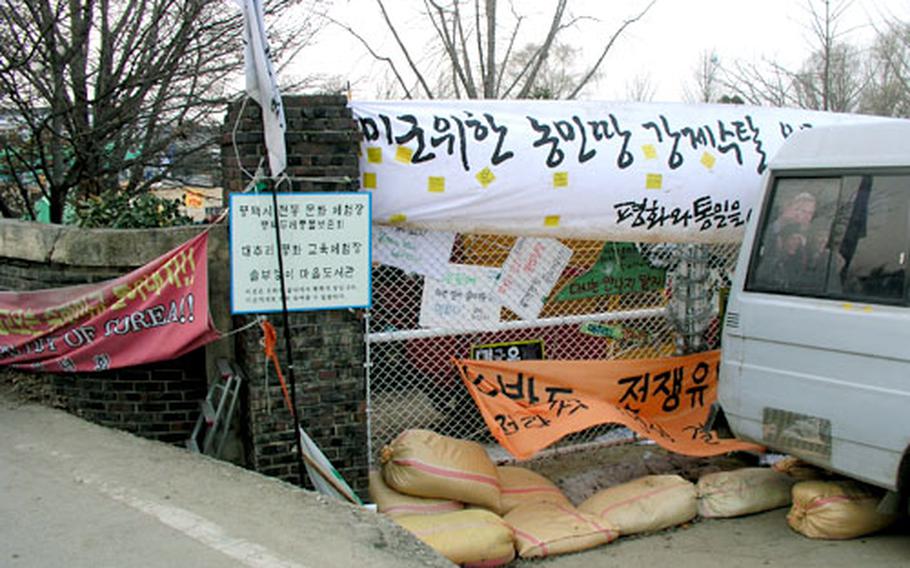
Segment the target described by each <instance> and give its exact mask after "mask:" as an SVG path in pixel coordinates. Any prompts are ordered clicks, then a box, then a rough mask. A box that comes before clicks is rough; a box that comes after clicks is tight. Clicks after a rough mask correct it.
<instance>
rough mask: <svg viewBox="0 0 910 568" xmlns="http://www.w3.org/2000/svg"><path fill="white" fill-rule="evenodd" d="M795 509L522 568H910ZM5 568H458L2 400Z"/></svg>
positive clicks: (165, 454) (222, 470)
mask: <svg viewBox="0 0 910 568" xmlns="http://www.w3.org/2000/svg"><path fill="white" fill-rule="evenodd" d="M785 515H786V509H780V510H777V511H772V512H769V513H764V514H760V515H753V516H750V517H746V518H741V519H726V520H711V521H701V522H697V523H694V524H692V525H691V526H689V527H688V528H684V529H679V530H673V531H667V532H662V533H658V534H655V535H650V536H645V537H637V538H635V537H625V538H620V539H619V540H618V541H616V542H614V543H611V544H609V545H606V546H602V547H599V548H597V549H594V550H590V551H586V552H582V553H578V554H572V555H564V556H558V557H554V558H552V559H546V560H543V561H518V562H516V563H515V564H514V566H515V568H522V567H528V568H531V567H534V568H541V567H545V568H590V567H594V566H596V567H598V568H600V567H604V568H606V567H613V566H616V567H622V568H629V567H638V566H654V567H660V566H673V567H674V568H714V567H717V568H721V567H723V568H728V567H737V568H739V567H761V568H764V567H766V566H798V567H799V568H816V567H817V568H848V567H849V568H854V567H856V566H876V567H890V566H894V567H897V566H901V567H906V566H910V528H908V524H907V523H904V524H902V525H900V526H898V527H896V528H894V529H892V530H890V531H888V532H886V533H883V534H880V535H875V536H871V537H867V538H863V539H857V540H852V541H846V542H826V541H816V540H810V539H807V538H804V537H802V536H800V535H798V534H796V533H794V532H793V531H791V530H790V529H789V528H788V527H787V524H786V520H785V518H784V517H785ZM0 566H2V567H4V568H5V567H11V568H18V567H26V566H28V567H32V566H42V567H43V566H67V567H72V568H79V567H83V566H85V567H88V566H91V567H107V566H111V567H117V568H122V567H123V566H129V567H131V568H132V567H140V568H142V567H158V566H161V567H168V568H172V567H182V566H188V567H193V568H197V567H200V568H204V567H208V566H213V567H214V566H217V567H219V568H226V567H233V566H248V567H256V568H301V567H302V568H322V567H334V566H338V567H360V566H369V567H370V568H374V567H377V568H392V567H396V568H397V567H405V568H407V567H411V566H413V567H418V566H440V567H441V566H452V565H451V564H449V563H448V562H447V561H445V560H444V559H442V558H441V557H439V556H437V555H435V553H433V552H432V551H430V550H429V549H427V548H426V547H424V546H422V545H420V544H419V543H418V542H417V541H416V540H415V539H413V538H412V537H411V536H410V535H408V534H406V533H404V532H403V531H401V530H400V529H398V528H397V527H396V526H395V525H394V524H392V523H390V522H389V521H388V520H387V519H385V518H383V517H381V516H379V515H376V514H374V513H371V512H369V511H365V510H363V509H360V508H356V507H353V506H349V505H346V504H341V503H338V502H335V501H327V500H325V499H323V498H321V497H320V496H318V495H315V494H313V493H309V492H305V491H302V490H299V489H296V488H294V487H292V486H290V485H288V484H285V483H281V482H278V481H276V480H274V479H269V478H266V477H263V476H260V475H258V474H255V473H252V472H249V471H246V470H243V469H240V468H237V467H234V466H231V465H229V464H225V463H221V462H217V461H214V460H210V459H207V458H204V457H200V456H196V455H192V454H190V453H188V452H186V451H183V450H181V449H179V448H174V447H171V446H167V445H164V444H159V443H156V442H150V441H148V440H143V439H140V438H136V437H133V436H131V435H129V434H125V433H123V432H118V431H114V430H109V429H106V428H101V427H98V426H95V425H92V424H89V423H86V422H84V421H82V420H79V419H78V418H75V417H73V416H70V415H67V414H65V413H63V412H59V411H56V410H52V409H49V408H46V407H41V406H36V405H22V404H19V403H14V402H11V401H10V400H9V399H5V398H4V397H3V395H2V393H0Z"/></svg>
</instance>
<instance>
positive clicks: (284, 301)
mask: <svg viewBox="0 0 910 568" xmlns="http://www.w3.org/2000/svg"><path fill="white" fill-rule="evenodd" d="M285 180H287V178H286V177H285V178H281V179H279V180H278V181H277V182H274V183H272V210H273V217H274V219H275V245H276V247H277V248H276V253H277V256H278V282H279V286H281V319H282V320H283V324H284V350H285V352H286V353H287V369H288V381H290V383H291V417H292V418H293V420H294V442H295V445H296V446H297V479H298V482H299V484H300V487H303V485H304V475H305V473H304V472H305V471H306V470H305V469H304V465H303V440H302V439H301V436H300V419H299V417H298V415H297V379H296V378H295V376H294V351H293V341H291V321H290V316H289V315H288V296H287V292H286V290H285V288H286V287H285V279H284V259H283V258H282V254H281V223H280V218H279V215H278V184H279V183H281V182H282V181H285Z"/></svg>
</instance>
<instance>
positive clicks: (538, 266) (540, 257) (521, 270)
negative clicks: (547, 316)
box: [496, 237, 572, 320]
mask: <svg viewBox="0 0 910 568" xmlns="http://www.w3.org/2000/svg"><path fill="white" fill-rule="evenodd" d="M570 258H572V249H570V248H569V247H567V246H565V245H564V244H562V243H560V242H559V241H557V240H555V239H539V238H530V237H522V238H519V239H518V240H516V241H515V245H514V246H513V247H512V250H511V251H509V256H508V257H507V258H506V261H505V262H504V263H503V265H502V273H501V274H500V275H499V281H498V282H497V283H496V293H497V294H498V295H499V297H500V299H501V300H502V304H503V305H504V306H505V307H507V308H509V309H510V310H512V311H513V312H515V313H516V314H517V315H518V316H520V317H521V318H522V319H526V320H530V319H535V318H537V316H539V315H540V311H541V310H542V309H543V304H544V300H545V299H546V297H547V296H548V295H549V294H550V291H551V290H552V289H553V286H554V285H555V284H556V281H557V280H559V275H560V274H562V271H563V269H565V267H566V265H568V264H569V259H570Z"/></svg>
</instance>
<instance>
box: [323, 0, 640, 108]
mask: <svg viewBox="0 0 910 568" xmlns="http://www.w3.org/2000/svg"><path fill="white" fill-rule="evenodd" d="M421 1H422V5H423V17H424V19H425V22H426V28H427V29H429V30H432V32H433V40H432V44H431V45H430V46H429V47H428V46H427V45H426V44H423V43H420V44H419V45H418V44H417V42H414V41H413V37H412V38H410V41H409V38H407V37H405V36H404V35H403V34H402V33H401V30H402V28H403V27H404V26H402V24H401V22H400V21H397V20H396V19H395V18H394V16H393V14H392V13H390V11H389V9H388V8H389V6H390V4H389V3H387V1H386V0H376V5H377V7H378V10H379V12H380V15H381V18H382V21H383V22H384V23H385V26H386V29H387V30H388V32H389V34H390V35H391V37H392V39H393V41H394V44H395V48H396V51H397V53H394V54H392V55H389V54H384V53H380V51H379V50H378V49H377V48H375V47H374V45H373V44H372V43H371V42H370V41H368V39H367V38H366V36H365V34H364V33H362V32H360V31H358V30H357V29H356V28H355V27H354V26H351V25H348V24H345V23H342V22H336V23H337V24H338V25H340V26H342V27H344V28H345V29H346V30H347V31H348V32H349V33H351V34H352V35H353V36H354V37H355V38H356V39H357V40H358V41H359V42H360V43H361V44H362V45H363V46H364V47H365V48H366V49H367V51H368V52H369V53H370V54H371V55H372V57H374V58H375V59H376V60H377V61H379V62H381V63H383V64H384V65H386V66H387V67H388V69H389V70H390V71H391V73H392V74H393V75H394V77H395V80H396V82H397V84H398V86H399V88H400V89H401V91H402V92H403V95H404V96H405V97H407V98H412V97H425V98H438V97H439V96H455V97H465V98H487V99H497V98H519V99H522V98H531V97H535V96H537V97H539V96H544V95H547V96H549V95H550V94H552V93H553V89H554V88H556V90H558V92H559V94H560V96H561V98H569V99H572V98H575V97H577V96H578V95H579V94H580V93H581V91H582V90H583V89H584V88H585V87H587V86H588V85H589V84H590V83H591V81H592V80H594V79H595V78H596V77H597V75H598V73H599V71H600V69H601V67H602V65H603V63H604V59H605V58H606V56H607V54H608V53H609V51H610V49H611V48H612V47H613V45H614V44H615V43H616V41H617V40H618V39H619V38H620V37H621V36H622V34H623V32H624V31H625V30H626V29H627V28H628V27H629V26H631V25H632V24H634V23H636V22H638V21H639V20H641V19H642V18H643V17H644V16H645V14H647V13H648V11H649V10H650V9H651V7H652V6H653V5H654V2H655V1H656V0H650V1H648V2H647V3H646V4H645V5H644V7H643V8H641V9H640V10H638V11H635V12H634V13H633V14H632V15H631V16H629V17H627V18H626V19H624V20H623V21H622V22H621V23H620V24H619V25H618V26H617V27H616V28H615V29H613V31H612V32H611V33H609V34H603V36H604V38H605V39H604V41H603V43H602V46H601V48H600V49H599V50H598V52H597V54H596V57H594V58H593V60H591V61H588V62H586V64H585V66H584V67H583V68H582V70H581V71H579V72H574V70H573V71H571V72H568V73H567V74H566V75H565V76H564V77H562V78H561V80H560V82H559V84H558V85H556V84H547V81H548V78H554V77H555V73H554V71H553V70H554V69H557V68H558V67H559V66H560V65H561V64H562V61H561V60H560V52H562V53H563V54H565V53H566V50H574V49H575V48H573V47H570V46H571V44H570V43H569V42H568V41H564V40H563V39H562V38H564V37H565V36H567V35H568V34H567V32H568V31H569V30H573V29H575V28H576V27H577V26H578V25H579V24H580V23H582V22H584V23H592V22H593V23H595V24H596V23H598V22H597V21H596V20H595V19H594V18H592V17H589V16H584V15H573V14H572V13H571V12H570V11H569V6H568V5H569V2H568V0H556V2H555V5H554V6H553V7H552V12H551V13H550V14H551V15H550V16H549V18H550V19H549V21H548V23H547V25H546V27H545V28H546V29H545V31H544V32H543V33H542V36H540V37H536V38H533V39H532V40H531V41H521V38H522V37H524V36H522V33H523V32H524V30H525V29H526V28H527V27H528V26H527V25H526V24H527V23H528V19H529V16H527V15H525V14H522V13H519V12H518V11H517V9H516V7H515V5H514V4H513V3H512V2H509V4H508V6H509V10H508V13H507V14H503V13H501V12H500V10H499V7H500V6H499V3H498V2H497V0H483V2H481V0H473V2H472V1H470V0H421ZM599 33H602V32H599ZM518 45H525V46H528V47H525V48H523V49H518V48H517V46H518ZM570 52H571V53H576V51H570ZM418 53H431V54H433V53H435V54H437V55H438V57H419V56H418V55H417V54H418ZM516 61H517V62H518V63H516ZM565 80H570V82H568V83H564V82H563V81H565Z"/></svg>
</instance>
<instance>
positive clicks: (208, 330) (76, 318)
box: [0, 233, 218, 372]
mask: <svg viewBox="0 0 910 568" xmlns="http://www.w3.org/2000/svg"><path fill="white" fill-rule="evenodd" d="M207 244H208V233H202V234H200V235H198V236H196V237H194V238H193V239H192V240H190V241H188V242H186V243H184V244H182V245H180V246H179V247H177V248H175V249H174V250H172V251H170V252H168V253H166V254H164V255H162V256H160V257H158V258H157V259H155V260H153V261H152V262H150V263H148V264H146V265H145V266H143V267H141V268H138V269H136V270H134V271H133V272H130V273H129V274H126V275H124V276H121V277H119V278H117V279H115V280H109V281H106V282H101V283H98V284H85V285H81V286H70V287H66V288H56V289H49V290H39V291H34V292H0V365H9V366H11V367H13V368H18V369H23V370H32V371H47V372H85V371H105V370H108V369H115V368H121V367H131V366H135V365H142V364H145V363H152V362H155V361H163V360H167V359H173V358H176V357H179V356H181V355H183V354H185V353H187V352H189V351H192V350H193V349H196V348H197V347H200V346H202V345H205V344H206V343H208V342H210V341H212V340H214V339H216V338H217V337H218V333H217V331H216V330H215V329H214V327H213V326H212V322H211V317H210V315H209V306H208V270H207V264H206V262H207V254H206V253H207Z"/></svg>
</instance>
